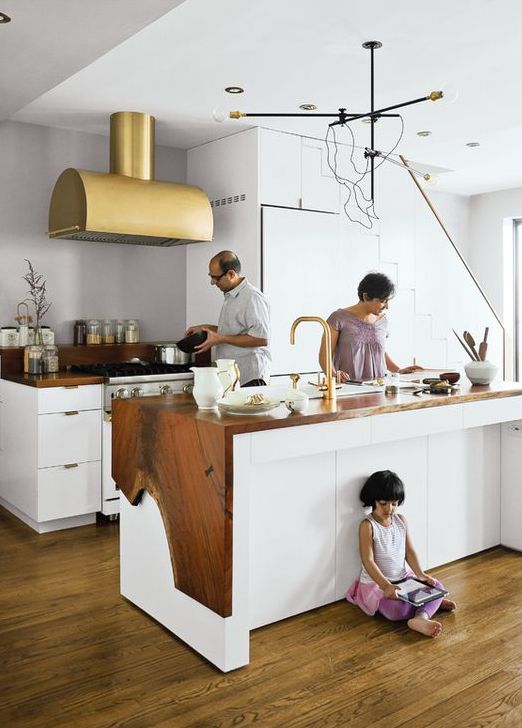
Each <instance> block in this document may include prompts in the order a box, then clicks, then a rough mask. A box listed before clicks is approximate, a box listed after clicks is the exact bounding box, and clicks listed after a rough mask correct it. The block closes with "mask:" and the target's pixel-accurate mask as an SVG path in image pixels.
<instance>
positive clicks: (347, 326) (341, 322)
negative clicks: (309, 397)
mask: <svg viewBox="0 0 522 728" xmlns="http://www.w3.org/2000/svg"><path fill="white" fill-rule="evenodd" d="M357 293H358V295H359V301H358V302H357V303H356V304H354V305H353V306H348V308H339V309H337V311H334V312H333V313H332V314H330V316H329V317H328V319H327V322H328V325H329V326H330V331H331V336H332V354H333V368H334V372H333V373H334V374H335V375H337V377H338V381H341V382H347V381H349V380H350V379H358V380H372V379H377V378H381V377H384V376H385V375H386V372H387V371H390V372H399V373H400V374H409V373H410V372H415V371H417V370H419V369H422V367H419V366H409V367H404V368H402V369H401V368H400V367H399V366H398V365H397V364H396V363H395V362H394V361H393V359H392V358H391V357H390V355H389V354H387V353H386V338H387V336H388V322H387V319H386V314H385V311H386V309H387V308H388V301H389V299H390V298H391V297H392V296H393V294H394V293H395V286H394V285H393V283H392V281H391V280H390V279H389V278H388V277H387V276H385V275H384V274H383V273H368V274H367V275H366V276H365V277H364V278H363V279H362V281H361V282H360V283H359V286H358V288H357ZM319 362H320V364H321V367H322V369H323V371H325V370H326V344H325V337H324V335H323V339H322V342H321V349H320V352H319Z"/></svg>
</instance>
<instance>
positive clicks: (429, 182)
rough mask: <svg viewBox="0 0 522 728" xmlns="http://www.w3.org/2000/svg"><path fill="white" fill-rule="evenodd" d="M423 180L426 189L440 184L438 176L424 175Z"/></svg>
mask: <svg viewBox="0 0 522 728" xmlns="http://www.w3.org/2000/svg"><path fill="white" fill-rule="evenodd" d="M422 180H423V182H424V184H425V185H426V187H436V186H437V185H438V183H439V178H438V177H437V175H436V174H424V175H423V176H422Z"/></svg>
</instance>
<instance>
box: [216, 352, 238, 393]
mask: <svg viewBox="0 0 522 728" xmlns="http://www.w3.org/2000/svg"><path fill="white" fill-rule="evenodd" d="M216 365H217V369H218V376H219V379H220V381H221V384H222V385H223V389H224V392H223V396H225V395H226V394H227V393H228V392H233V391H234V390H235V388H236V384H237V382H238V381H239V370H238V366H237V364H236V362H235V360H234V359H216Z"/></svg>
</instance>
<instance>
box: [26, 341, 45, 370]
mask: <svg viewBox="0 0 522 728" xmlns="http://www.w3.org/2000/svg"><path fill="white" fill-rule="evenodd" d="M42 353H43V346H41V345H40V344H36V345H35V344H32V345H31V346H26V347H25V349H24V372H26V373H27V374H41V373H42Z"/></svg>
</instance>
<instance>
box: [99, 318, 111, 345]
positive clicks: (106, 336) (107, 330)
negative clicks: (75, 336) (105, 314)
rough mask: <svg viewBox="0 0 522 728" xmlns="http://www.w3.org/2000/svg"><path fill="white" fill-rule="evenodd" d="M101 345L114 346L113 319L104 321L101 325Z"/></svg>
mask: <svg viewBox="0 0 522 728" xmlns="http://www.w3.org/2000/svg"><path fill="white" fill-rule="evenodd" d="M101 343H102V344H114V326H113V323H112V321H111V319H104V320H103V321H102V325H101Z"/></svg>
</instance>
